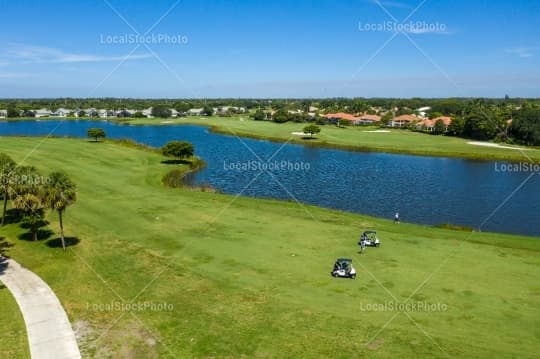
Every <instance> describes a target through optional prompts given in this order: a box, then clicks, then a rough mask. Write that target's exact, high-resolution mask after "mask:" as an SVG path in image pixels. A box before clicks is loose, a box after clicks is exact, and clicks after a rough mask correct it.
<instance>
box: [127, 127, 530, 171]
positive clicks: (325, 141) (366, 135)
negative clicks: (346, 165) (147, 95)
mask: <svg viewBox="0 0 540 359" xmlns="http://www.w3.org/2000/svg"><path fill="white" fill-rule="evenodd" d="M122 122H123V123H129V124H133V125H148V124H161V125H172V124H198V125H204V126H209V127H210V128H211V129H212V131H214V132H217V133H222V134H227V135H238V136H245V137H251V138H256V139H267V140H272V141H279V142H283V141H287V142H292V143H299V144H303V145H308V146H320V147H327V148H338V149H346V150H352V151H377V152H388V153H406V154H412V155H422V156H438V157H458V158H467V159H476V160H504V161H528V160H529V158H530V159H532V160H533V161H540V150H538V149H536V148H532V147H528V148H526V149H524V150H523V152H524V153H525V155H524V154H523V153H522V151H519V150H516V149H505V148H495V147H483V146H475V145H471V144H469V143H468V142H471V141H469V140H466V139H463V138H458V137H450V136H434V135H430V134H425V133H420V132H413V131H408V130H399V129H386V130H388V131H390V132H376V131H377V130H380V128H378V127H364V126H345V127H342V128H340V127H337V126H332V125H326V126H321V133H320V134H319V135H317V136H316V139H310V140H309V141H307V140H303V139H302V138H301V137H300V136H297V135H293V134H292V133H293V132H298V131H300V132H301V131H302V128H303V127H304V126H305V124H301V123H292V122H288V123H284V124H276V123H273V122H269V121H252V120H250V119H249V117H248V116H234V117H217V116H213V117H194V116H192V117H184V118H177V119H166V120H162V119H133V120H127V121H122ZM516 148H519V147H517V146H516ZM521 148H524V147H521Z"/></svg>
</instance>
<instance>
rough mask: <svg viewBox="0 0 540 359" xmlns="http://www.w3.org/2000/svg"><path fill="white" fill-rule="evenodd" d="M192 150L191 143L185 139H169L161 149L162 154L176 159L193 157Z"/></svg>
mask: <svg viewBox="0 0 540 359" xmlns="http://www.w3.org/2000/svg"><path fill="white" fill-rule="evenodd" d="M194 152H195V150H194V148H193V145H192V144H191V143H189V142H186V141H171V142H168V143H167V144H166V145H165V146H163V148H162V149H161V153H163V155H164V156H166V157H174V158H177V159H182V158H188V157H193V153H194Z"/></svg>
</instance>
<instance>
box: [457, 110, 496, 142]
mask: <svg viewBox="0 0 540 359" xmlns="http://www.w3.org/2000/svg"><path fill="white" fill-rule="evenodd" d="M499 125H500V121H499V119H498V118H497V116H496V114H495V113H494V112H493V111H492V110H490V109H488V108H482V107H478V108H475V109H473V110H472V111H471V112H470V113H469V114H468V115H467V116H466V117H465V125H464V127H463V134H464V135H465V136H468V137H471V138H474V139H478V140H491V139H493V138H495V136H496V135H497V132H498V131H499V129H500V128H501V127H500V126H499Z"/></svg>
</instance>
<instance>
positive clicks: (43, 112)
mask: <svg viewBox="0 0 540 359" xmlns="http://www.w3.org/2000/svg"><path fill="white" fill-rule="evenodd" d="M34 114H35V117H37V118H39V117H49V116H51V114H52V112H51V111H50V110H48V109H46V108H41V109H39V110H36V111H34Z"/></svg>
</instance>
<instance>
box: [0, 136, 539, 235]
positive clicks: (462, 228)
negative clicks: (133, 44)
mask: <svg viewBox="0 0 540 359" xmlns="http://www.w3.org/2000/svg"><path fill="white" fill-rule="evenodd" d="M2 138H12V139H13V138H25V139H39V138H42V139H43V138H50V139H52V140H68V141H77V142H81V141H82V142H85V141H87V140H86V139H85V138H81V137H54V136H50V137H45V136H0V139H2ZM88 142H93V141H88ZM102 142H103V143H105V144H109V145H114V146H120V147H126V148H130V149H133V150H138V151H143V152H149V153H153V154H160V151H159V148H156V147H152V146H148V145H145V144H141V143H138V142H135V141H132V140H126V139H105V140H104V141H102ZM195 158H196V159H198V161H197V166H195V167H193V168H189V167H188V168H179V169H172V170H171V171H169V172H165V173H164V174H163V176H162V177H161V178H160V180H159V182H160V183H161V185H163V186H164V187H166V188H170V189H180V190H186V191H190V190H197V189H199V188H202V189H203V190H201V191H200V192H208V193H213V194H215V195H224V196H234V194H231V193H226V192H221V190H219V189H213V188H212V189H213V190H210V188H206V187H205V185H204V184H201V185H194V186H193V185H190V184H188V183H185V182H184V180H185V178H186V176H188V175H189V174H191V173H196V172H198V171H201V170H204V169H205V167H206V161H204V159H202V158H201V157H198V156H196V157H195ZM176 170H178V171H179V175H180V178H179V180H180V181H181V186H171V185H168V184H167V183H165V181H164V180H165V178H166V177H167V175H169V174H170V173H171V172H174V171H176ZM204 189H206V190H204ZM242 197H243V198H247V199H250V200H254V201H262V202H265V201H271V202H278V203H287V202H288V201H287V200H281V199H278V198H272V197H254V196H242ZM301 203H302V205H304V206H308V207H313V208H316V209H317V210H321V211H330V212H334V213H340V214H344V215H353V216H360V217H364V218H369V219H373V220H377V221H385V222H387V223H392V222H393V220H392V219H388V218H385V217H377V216H374V215H371V214H369V213H365V212H354V211H347V210H342V209H337V208H330V207H324V206H320V205H317V204H312V203H307V202H301ZM400 225H405V226H415V227H418V228H423V229H429V230H435V231H451V232H457V233H468V234H470V235H471V236H472V235H474V234H480V233H482V234H490V233H491V234H495V235H504V236H512V237H521V238H526V239H533V240H538V239H540V236H537V235H531V234H523V233H511V232H492V231H485V232H484V231H479V230H477V229H476V228H474V227H470V226H468V225H463V224H459V223H436V224H429V223H418V222H402V223H401V224H400ZM482 243H484V242H482ZM485 244H488V243H485Z"/></svg>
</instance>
